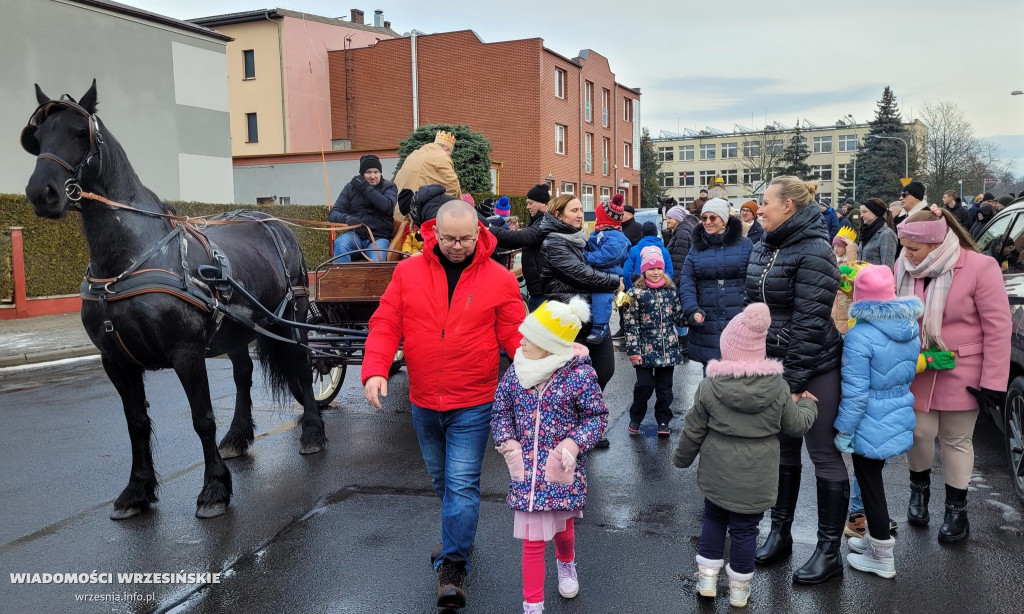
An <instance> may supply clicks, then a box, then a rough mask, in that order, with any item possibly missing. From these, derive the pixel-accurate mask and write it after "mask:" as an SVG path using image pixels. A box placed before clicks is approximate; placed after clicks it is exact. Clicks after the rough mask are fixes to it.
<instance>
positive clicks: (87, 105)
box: [78, 79, 96, 114]
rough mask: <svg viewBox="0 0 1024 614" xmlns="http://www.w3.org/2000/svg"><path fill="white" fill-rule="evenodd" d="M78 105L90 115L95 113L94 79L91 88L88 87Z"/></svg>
mask: <svg viewBox="0 0 1024 614" xmlns="http://www.w3.org/2000/svg"><path fill="white" fill-rule="evenodd" d="M78 104H79V106H81V107H82V108H83V109H85V110H86V111H88V112H89V113H90V114H91V113H95V112H96V79H93V80H92V86H91V87H89V91H88V92H86V93H85V94H83V95H82V98H81V99H80V100H79V101H78Z"/></svg>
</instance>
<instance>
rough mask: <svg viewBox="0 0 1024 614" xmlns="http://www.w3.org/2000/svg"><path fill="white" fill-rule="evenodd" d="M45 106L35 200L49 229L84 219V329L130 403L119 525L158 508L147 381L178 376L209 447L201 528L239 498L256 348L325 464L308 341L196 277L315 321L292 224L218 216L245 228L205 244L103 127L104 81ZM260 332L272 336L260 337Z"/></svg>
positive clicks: (34, 145)
mask: <svg viewBox="0 0 1024 614" xmlns="http://www.w3.org/2000/svg"><path fill="white" fill-rule="evenodd" d="M36 98H37V99H38V101H39V107H38V108H37V109H36V111H35V113H33V116H32V118H31V119H30V120H29V124H28V126H26V127H25V129H24V131H23V132H22V137H21V142H22V146H23V147H24V148H25V149H26V150H27V151H28V152H29V153H31V154H33V155H36V156H37V160H36V166H35V170H34V172H33V173H32V177H31V178H30V179H29V183H28V186H27V187H26V188H25V193H26V195H27V196H28V199H29V200H30V201H31V202H32V205H33V207H34V209H35V213H36V215H38V216H41V217H46V218H60V217H62V216H63V215H64V214H65V213H66V212H67V211H68V209H69V208H70V209H76V210H79V211H81V214H82V225H83V229H84V232H85V238H86V241H87V243H88V245H89V257H90V260H89V268H88V270H87V272H86V280H85V281H84V282H83V286H82V297H83V299H84V300H83V302H82V323H83V324H84V325H85V330H86V331H87V332H88V333H89V337H90V338H91V339H92V342H93V343H94V344H95V345H96V347H97V348H99V350H100V353H101V354H102V361H103V369H104V370H105V371H106V373H107V377H109V378H110V381H111V382H112V383H113V384H114V387H115V388H116V389H117V392H118V394H119V395H120V396H121V400H122V402H123V404H124V414H125V418H126V419H127V421H128V434H129V436H130V437H131V446H132V470H131V477H130V479H129V480H128V485H127V486H126V487H125V489H124V490H123V491H122V492H121V494H120V496H118V498H117V500H116V501H115V502H114V509H113V511H112V512H111V514H110V517H111V518H112V519H115V520H120V519H124V518H130V517H132V516H135V515H137V514H140V513H142V512H143V511H145V510H147V509H148V508H149V506H150V504H151V503H153V502H154V501H156V500H157V496H156V490H157V478H156V473H155V471H154V468H153V454H152V450H151V447H150V437H151V432H152V426H151V422H150V419H149V416H148V413H147V411H148V408H149V403H148V402H147V400H146V393H145V386H144V385H143V374H144V373H145V372H146V371H149V370H155V369H166V368H171V369H174V371H175V373H177V375H178V379H179V380H180V381H181V384H182V386H183V387H184V389H185V394H186V395H187V396H188V401H189V404H190V406H191V408H192V425H193V427H194V428H195V431H196V433H197V434H198V435H199V439H200V440H201V441H202V445H203V458H204V460H205V463H206V469H205V473H204V476H203V488H202V491H201V492H200V493H199V497H198V499H197V507H196V516H197V517H200V518H210V517H214V516H219V515H220V514H223V513H224V512H225V511H226V509H227V505H228V503H229V501H230V499H231V474H230V472H229V471H228V468H227V465H226V464H225V463H224V461H223V460H222V459H223V458H231V457H234V456H238V455H240V454H244V453H245V452H246V451H247V449H248V447H249V445H250V444H251V443H252V441H253V428H254V423H253V419H252V398H251V396H250V388H251V387H252V372H253V362H252V359H251V358H250V356H249V349H248V347H249V343H250V342H251V341H252V340H253V339H254V338H256V341H257V355H258V357H259V358H260V360H261V363H262V365H263V369H264V372H265V373H266V374H267V378H266V379H267V382H268V384H270V386H271V388H272V389H273V391H274V393H275V395H276V397H278V398H281V397H283V396H284V395H285V394H286V393H288V392H290V393H291V395H292V396H294V397H295V399H296V400H298V401H299V403H301V404H302V407H303V413H302V418H301V424H302V436H301V440H300V441H301V447H300V452H302V453H303V454H308V453H314V452H319V451H320V450H322V449H323V447H324V445H325V444H326V442H327V438H326V436H325V434H324V424H323V419H322V417H321V415H320V412H319V410H318V409H317V406H316V403H315V402H314V399H313V393H312V369H311V366H310V357H309V353H308V352H307V351H306V350H305V349H304V348H303V347H301V346H300V345H298V343H305V341H306V335H305V333H304V332H301V333H297V332H294V331H293V329H291V328H286V327H284V326H281V325H280V324H277V325H274V324H272V322H273V321H274V319H273V318H271V317H269V316H267V314H266V313H265V312H263V311H262V310H260V309H256V306H255V305H253V304H251V303H249V302H248V301H246V300H244V299H242V298H241V296H240V295H241V294H242V293H241V292H238V291H233V290H232V288H230V287H228V286H226V285H225V284H215V283H214V282H213V281H210V276H209V275H206V276H205V277H204V276H202V275H199V274H198V271H199V267H200V266H202V265H207V267H204V268H206V271H207V272H209V271H210V270H214V269H210V268H208V267H209V265H215V266H216V270H227V269H229V270H230V276H231V277H232V278H233V279H235V280H237V281H238V282H239V283H240V284H241V286H243V287H244V289H245V290H246V291H248V293H249V294H251V295H252V296H253V297H255V298H256V300H258V302H259V303H260V304H261V305H262V306H263V307H265V308H266V309H268V310H270V311H274V312H276V313H277V314H279V315H281V316H283V317H284V318H286V319H290V320H293V321H298V322H305V320H306V312H307V309H308V306H309V300H308V292H307V288H308V283H309V281H308V274H307V271H306V265H305V262H304V260H303V257H302V251H301V250H300V248H299V244H298V242H297V241H296V240H295V236H294V235H293V234H292V233H291V231H289V230H288V229H287V228H286V227H285V226H284V225H282V224H281V223H280V222H274V221H272V220H267V217H269V216H266V215H264V214H261V213H257V212H251V211H249V212H245V211H239V212H233V213H231V214H227V215H225V216H222V217H223V218H228V219H233V220H235V221H236V222H238V223H223V222H222V225H213V224H211V225H210V226H209V227H208V228H206V230H205V231H204V232H200V230H199V229H198V228H197V224H196V223H188V222H184V221H183V220H182V219H181V218H177V217H176V216H173V214H174V210H173V208H171V207H170V206H169V205H167V204H165V203H163V202H161V201H160V199H159V198H158V197H157V196H156V194H154V193H153V192H152V191H151V190H149V189H148V188H147V187H146V186H144V185H143V184H142V182H141V181H140V180H139V177H138V175H136V174H135V171H134V170H133V168H132V165H131V164H130V163H129V161H128V158H127V156H126V155H125V152H124V149H122V147H121V145H120V144H119V143H118V142H117V139H115V138H114V135H112V134H111V133H110V132H109V131H107V129H106V128H105V127H104V125H103V122H102V121H100V119H99V118H98V117H97V116H96V114H95V113H96V81H95V80H93V82H92V87H90V88H89V91H87V92H86V93H85V95H84V96H82V98H81V100H80V101H78V102H77V103H76V102H75V101H74V99H72V98H71V97H69V96H64V97H62V98H61V99H60V100H51V99H50V98H48V97H47V96H46V95H45V94H43V92H42V90H41V89H39V86H38V85H36ZM83 193H84V196H83ZM119 204H120V205H127V206H128V207H120V206H118V205H119ZM198 225H199V226H202V225H203V224H202V223H201V222H200V223H199V224H198ZM204 279H205V281H204ZM225 314H228V316H227V317H226V316H225ZM254 327H261V328H262V329H263V330H265V331H266V332H268V333H270V335H269V336H266V335H257V334H256V333H255V332H254V330H253V329H254ZM224 353H227V355H228V356H229V357H230V359H231V364H232V368H233V372H234V380H235V386H236V387H237V393H236V397H235V413H234V418H233V420H232V421H231V426H230V428H229V430H228V432H227V434H226V435H225V436H224V439H223V440H222V441H221V444H220V448H219V449H218V447H217V444H216V424H215V422H214V416H213V406H212V403H211V401H210V385H209V379H208V376H207V371H206V362H205V359H206V357H208V356H218V355H220V354H224Z"/></svg>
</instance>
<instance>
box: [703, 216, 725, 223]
mask: <svg viewBox="0 0 1024 614" xmlns="http://www.w3.org/2000/svg"><path fill="white" fill-rule="evenodd" d="M720 219H722V218H720V217H718V216H717V215H702V216H700V221H702V222H713V221H715V220H720Z"/></svg>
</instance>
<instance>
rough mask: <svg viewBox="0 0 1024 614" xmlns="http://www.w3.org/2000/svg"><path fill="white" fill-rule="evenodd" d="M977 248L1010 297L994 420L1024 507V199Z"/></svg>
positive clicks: (987, 229) (1012, 206)
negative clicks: (1002, 389)
mask: <svg viewBox="0 0 1024 614" xmlns="http://www.w3.org/2000/svg"><path fill="white" fill-rule="evenodd" d="M977 246H978V251H979V252H981V253H983V254H987V255H989V256H992V257H993V258H995V259H996V261H998V262H999V266H1000V267H1001V268H1002V269H1003V281H1004V283H1005V284H1006V293H1007V294H1008V295H1009V297H1010V312H1011V313H1012V314H1013V336H1012V337H1011V341H1010V344H1011V347H1010V381H1009V382H1008V384H1009V386H1008V387H1007V390H1006V403H1005V404H1004V405H1003V407H1001V408H999V409H998V410H997V411H996V412H994V415H993V416H992V419H993V420H995V422H996V424H997V425H998V426H999V428H1001V429H1002V431H1003V434H1004V436H1005V438H1006V459H1007V463H1008V464H1009V468H1010V475H1011V476H1012V477H1013V480H1012V481H1013V489H1014V491H1016V493H1017V498H1018V499H1020V501H1021V502H1022V503H1024V198H1020V199H1017V200H1016V201H1014V202H1012V203H1010V204H1009V205H1008V206H1007V207H1006V208H1005V209H1003V210H1002V211H1000V212H999V213H997V214H996V215H995V217H993V218H992V220H991V221H990V222H989V224H988V226H986V227H985V231H984V232H983V233H982V235H981V236H980V237H978V241H977Z"/></svg>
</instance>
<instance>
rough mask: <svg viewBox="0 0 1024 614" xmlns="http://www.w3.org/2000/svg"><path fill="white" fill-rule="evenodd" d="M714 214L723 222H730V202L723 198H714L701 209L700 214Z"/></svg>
mask: <svg viewBox="0 0 1024 614" xmlns="http://www.w3.org/2000/svg"><path fill="white" fill-rule="evenodd" d="M705 213H714V214H715V215H717V216H718V217H719V218H720V219H721V220H722V221H723V222H728V221H729V201H727V200H723V199H721V198H712V199H711V200H709V201H708V202H706V203H704V206H703V207H701V210H700V214H701V215H704V214H705Z"/></svg>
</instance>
